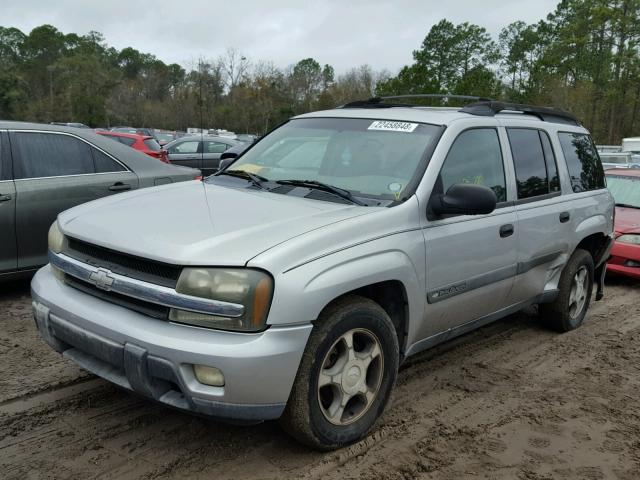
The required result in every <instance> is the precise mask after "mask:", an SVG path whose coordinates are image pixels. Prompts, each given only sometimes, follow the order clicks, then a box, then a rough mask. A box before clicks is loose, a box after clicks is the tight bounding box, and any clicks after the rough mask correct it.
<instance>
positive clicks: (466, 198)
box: [429, 183, 498, 215]
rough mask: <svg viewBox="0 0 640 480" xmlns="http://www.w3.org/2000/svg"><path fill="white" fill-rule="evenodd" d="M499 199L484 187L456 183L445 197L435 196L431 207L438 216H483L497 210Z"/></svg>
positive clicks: (430, 203)
mask: <svg viewBox="0 0 640 480" xmlns="http://www.w3.org/2000/svg"><path fill="white" fill-rule="evenodd" d="M497 203H498V199H497V197H496V194H495V192H494V191H493V190H491V189H490V188H489V187H485V186H484V185H475V184H470V183H456V184H455V185H451V187H449V190H447V193H445V194H444V195H442V194H440V195H435V196H433V197H432V198H431V202H429V206H430V207H431V211H432V212H433V213H435V214H436V215H447V214H449V215H451V214H453V215H483V214H487V213H491V212H493V211H494V210H495V209H496V204H497Z"/></svg>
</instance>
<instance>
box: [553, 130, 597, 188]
mask: <svg viewBox="0 0 640 480" xmlns="http://www.w3.org/2000/svg"><path fill="white" fill-rule="evenodd" d="M558 137H559V138H560V145H561V146H562V151H563V153H564V158H565V160H566V161H567V168H568V170H569V177H570V178H571V188H573V191H574V192H584V191H587V190H597V189H599V188H604V187H605V181H604V170H603V169H602V164H601V163H600V158H599V157H598V152H597V151H596V149H595V146H594V145H593V142H592V141H591V137H590V136H589V135H586V134H584V133H569V132H560V133H559V134H558Z"/></svg>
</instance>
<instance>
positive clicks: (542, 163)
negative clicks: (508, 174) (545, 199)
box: [507, 128, 560, 199]
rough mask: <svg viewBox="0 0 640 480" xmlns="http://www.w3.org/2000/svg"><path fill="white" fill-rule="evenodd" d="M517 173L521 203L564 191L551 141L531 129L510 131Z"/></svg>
mask: <svg viewBox="0 0 640 480" xmlns="http://www.w3.org/2000/svg"><path fill="white" fill-rule="evenodd" d="M507 135H508V136H509V144H510V145H511V156H512V157H513V165H514V168H515V171H516V183H517V188H518V199H525V198H532V197H538V196H540V195H547V194H549V193H554V192H559V191H560V181H559V178H558V168H557V166H556V162H555V156H554V154H553V148H552V147H551V142H550V141H549V137H548V136H547V134H546V133H545V132H542V131H539V130H536V129H530V128H507Z"/></svg>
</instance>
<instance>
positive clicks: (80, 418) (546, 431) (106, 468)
mask: <svg viewBox="0 0 640 480" xmlns="http://www.w3.org/2000/svg"><path fill="white" fill-rule="evenodd" d="M17 297H18V299H17V300H16V299H15V298H14V299H12V300H11V302H13V303H14V304H15V302H16V301H17V302H23V304H24V302H27V301H28V299H26V298H25V296H24V295H17ZM3 302H4V299H2V297H0V305H3ZM639 303H640V289H639V288H637V287H635V286H634V285H629V284H626V283H624V282H623V283H621V284H614V285H613V286H612V287H611V288H609V289H608V292H607V296H606V297H605V300H604V301H603V302H598V303H594V304H593V305H592V308H591V310H590V315H589V317H588V320H587V322H586V324H585V325H584V327H583V328H581V329H579V330H577V331H576V332H571V333H569V334H565V335H557V334H555V333H552V332H548V331H547V330H545V329H544V328H542V327H540V326H539V325H538V322H537V320H536V319H535V317H534V316H533V315H532V314H531V313H530V312H529V313H525V314H519V315H515V316H512V317H509V318H507V319H504V320H500V321H498V322H496V323H494V324H491V325H489V326H487V327H484V328H483V329H481V330H479V331H476V332H473V333H470V334H468V335H466V336H464V337H461V338H459V339H456V340H454V341H452V342H449V343H447V344H445V345H442V346H440V347H436V348H435V349H433V350H430V351H428V352H423V353H422V354H419V355H418V356H416V357H413V358H411V359H410V360H409V361H408V362H406V363H405V365H404V366H403V368H402V369H401V371H400V374H399V379H398V384H397V389H396V392H395V398H394V402H393V404H392V406H391V408H390V409H389V411H388V412H387V414H386V415H385V416H384V417H383V419H382V421H381V422H380V424H379V426H378V427H377V428H376V430H375V432H374V433H373V434H372V435H370V436H369V437H368V438H366V439H364V440H363V441H361V442H359V443H358V444H355V445H353V446H351V447H348V448H345V449H342V450H340V451H337V452H331V453H324V454H323V453H318V452H313V451H309V450H308V449H306V448H304V447H302V446H300V445H298V444H296V443H295V442H294V441H292V440H290V439H289V438H288V437H287V436H285V434H284V433H282V432H281V431H280V429H279V428H278V426H277V424H276V423H275V422H267V423H264V424H261V425H257V426H253V427H234V426H226V425H222V424H218V423H215V422H212V421H209V420H206V419H201V418H198V417H194V416H191V415H188V414H184V413H181V412H177V411H173V410H169V409H167V408H165V407H163V406H160V405H157V404H154V403H152V402H149V401H147V400H144V399H141V398H139V397H136V396H135V395H132V394H130V393H128V392H123V391H120V390H118V389H116V388H115V387H113V386H111V385H110V384H108V383H106V382H104V383H102V381H101V380H96V379H95V378H94V377H87V378H86V379H80V380H76V381H77V382H78V385H85V384H91V382H96V383H95V388H88V389H87V390H82V389H81V391H74V390H73V389H72V388H71V387H72V386H73V385H74V383H73V382H74V380H73V379H72V380H70V382H71V383H69V381H67V380H65V381H66V382H67V383H64V382H63V383H62V384H61V385H60V386H56V387H55V388H53V389H51V388H50V387H49V388H50V389H49V390H46V391H45V392H44V393H43V392H41V391H40V392H39V393H34V390H33V388H32V386H33V385H34V384H37V385H40V384H39V383H38V382H35V381H34V382H30V383H29V384H28V385H27V390H26V391H25V392H23V394H22V395H19V396H18V397H15V398H13V399H11V400H5V401H4V402H3V403H2V404H0V468H1V469H2V470H1V471H3V472H4V473H3V475H7V478H24V477H25V476H27V475H29V476H31V477H35V478H44V477H52V476H53V477H56V478H166V477H186V476H189V477H190V478H211V476H212V475H213V476H215V477H216V478H220V479H224V478H250V479H251V478H265V479H266V478H302V477H303V478H306V479H314V478H328V479H332V478H336V479H337V478H372V477H373V478H381V479H396V478H398V479H399V478H403V479H404V478H449V477H450V478H460V477H465V476H468V477H473V476H475V474H480V473H484V474H488V475H490V476H491V477H492V478H513V477H516V476H520V477H530V478H538V477H540V476H553V477H558V478H562V477H569V478H571V477H573V478H598V476H599V475H600V476H601V477H607V476H609V475H618V476H620V477H621V478H625V476H626V477H627V478H637V477H638V475H635V476H634V475H633V474H635V473H636V471H634V469H636V468H638V465H640V459H638V454H637V452H638V451H640V440H637V439H639V438H640V431H639V430H638V429H639V428H640V410H639V409H638V407H637V406H636V405H635V404H634V402H633V399H635V392H636V391H637V389H638V388H640V383H639V377H640V370H639V368H638V367H637V366H636V365H640V361H639V360H640V351H639V347H638V345H640V342H638V340H640V338H638V337H639V333H638V332H639V329H640V306H639V305H638V304H639ZM0 312H1V310H0ZM2 320H3V315H2V313H0V323H1V322H2ZM18 320H19V321H21V322H24V326H23V327H20V328H17V327H15V326H14V331H16V332H18V331H22V332H24V333H25V338H26V339H23V340H22V341H24V342H26V343H28V342H30V341H31V340H32V339H33V341H34V342H35V341H39V339H38V338H37V334H35V333H34V332H31V331H30V330H29V329H33V330H34V331H35V328H34V326H33V322H32V321H31V320H30V319H28V318H26V317H25V314H24V312H21V315H20V316H19V318H18ZM27 320H28V322H27ZM30 348H36V347H33V346H32V347H30ZM7 354H8V353H7ZM4 356H5V353H4V352H2V351H1V350H0V359H1V358H3V357H4ZM625 357H626V358H625ZM46 361H49V359H47V360H45V362H46ZM26 373H27V374H28V375H33V376H34V378H35V377H37V371H36V372H26ZM65 374H66V372H65ZM77 375H82V373H81V371H79V370H78V373H77ZM77 375H76V377H77ZM54 382H55V378H53V379H50V383H54ZM42 388H47V387H46V384H45V386H44V387H42ZM36 392H37V391H36ZM54 392H55V395H54V396H53V397H46V396H45V395H47V394H48V393H52V394H53V393H54ZM23 398H24V399H38V400H37V401H36V400H34V403H33V405H32V406H29V407H28V408H27V407H25V408H21V409H17V410H14V411H3V410H2V408H3V406H5V407H6V406H8V405H16V404H17V402H20V401H22V399H23ZM576 398H578V399H579V401H576ZM40 400H42V401H40ZM7 408H9V407H7ZM634 438H635V439H636V443H635V444H634V443H633V439H634ZM581 448H584V449H586V450H587V453H588V454H589V456H590V457H592V459H593V462H590V461H588V460H589V459H584V458H583V457H581V456H580V455H579V451H580V449H581ZM560 450H562V451H563V452H565V453H564V455H565V457H566V458H563V457H562V456H561V455H562V454H559V453H558V451H560ZM634 452H636V453H635V454H634ZM595 461H597V462H599V464H594V462H595ZM563 462H564V463H563ZM563 469H564V470H563ZM638 472H640V470H638Z"/></svg>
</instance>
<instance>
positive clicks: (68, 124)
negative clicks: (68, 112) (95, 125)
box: [51, 122, 90, 128]
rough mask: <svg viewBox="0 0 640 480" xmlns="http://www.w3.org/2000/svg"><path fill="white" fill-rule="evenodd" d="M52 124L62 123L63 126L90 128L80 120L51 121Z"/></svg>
mask: <svg viewBox="0 0 640 480" xmlns="http://www.w3.org/2000/svg"><path fill="white" fill-rule="evenodd" d="M51 125H60V126H63V127H75V128H90V127H89V126H88V125H85V124H84V123H79V122H51Z"/></svg>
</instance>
